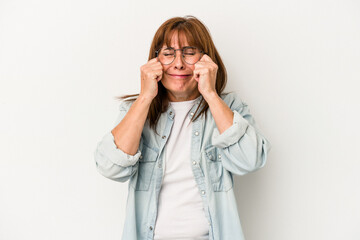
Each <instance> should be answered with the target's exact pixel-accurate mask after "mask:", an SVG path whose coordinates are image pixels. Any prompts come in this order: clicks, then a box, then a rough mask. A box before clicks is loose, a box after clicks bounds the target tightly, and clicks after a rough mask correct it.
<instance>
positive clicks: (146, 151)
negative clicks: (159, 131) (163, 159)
mask: <svg viewBox="0 0 360 240" xmlns="http://www.w3.org/2000/svg"><path fill="white" fill-rule="evenodd" d="M142 146H143V147H142V149H141V155H140V158H139V161H138V170H137V172H136V174H135V175H134V176H133V178H132V179H131V186H132V187H133V188H135V190H137V191H147V190H149V186H150V184H151V179H152V176H153V173H154V167H155V164H156V159H157V156H158V154H157V152H156V151H155V150H154V149H152V148H150V147H148V146H146V145H145V144H143V145H142Z"/></svg>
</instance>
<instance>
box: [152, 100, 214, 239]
mask: <svg viewBox="0 0 360 240" xmlns="http://www.w3.org/2000/svg"><path fill="white" fill-rule="evenodd" d="M196 100H197V99H194V100H190V101H183V102H170V104H171V106H172V107H173V109H174V111H175V112H174V124H173V127H172V130H171V133H170V136H169V139H168V142H167V143H166V145H165V149H164V151H165V164H164V167H165V172H164V178H163V183H162V186H161V190H160V196H159V208H158V215H157V219H156V224H155V230H154V234H155V236H154V240H165V239H166V240H170V239H171V240H175V239H176V240H180V239H181V240H194V239H201V240H203V239H209V224H208V221H207V219H206V216H205V212H204V208H203V203H202V200H201V197H200V193H199V189H198V187H197V185H196V182H195V179H194V175H193V172H192V169H191V159H190V150H191V130H192V122H191V121H190V118H189V117H188V113H189V111H190V109H191V108H192V106H193V105H194V103H195V101H196Z"/></svg>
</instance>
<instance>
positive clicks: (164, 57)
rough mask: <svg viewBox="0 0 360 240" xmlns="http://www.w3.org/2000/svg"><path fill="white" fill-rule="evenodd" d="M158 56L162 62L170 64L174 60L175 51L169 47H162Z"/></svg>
mask: <svg viewBox="0 0 360 240" xmlns="http://www.w3.org/2000/svg"><path fill="white" fill-rule="evenodd" d="M158 57H159V60H160V62H161V63H162V64H170V63H171V62H172V61H173V60H174V57H175V51H174V49H171V48H162V49H161V50H160V52H159V55H158Z"/></svg>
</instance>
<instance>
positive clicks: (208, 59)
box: [200, 54, 213, 62]
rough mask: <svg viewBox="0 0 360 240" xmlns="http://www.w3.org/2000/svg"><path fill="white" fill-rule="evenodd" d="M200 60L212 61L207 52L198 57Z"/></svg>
mask: <svg viewBox="0 0 360 240" xmlns="http://www.w3.org/2000/svg"><path fill="white" fill-rule="evenodd" d="M200 61H201V62H213V60H212V59H211V57H209V55H207V54H204V55H203V56H202V57H201V59H200Z"/></svg>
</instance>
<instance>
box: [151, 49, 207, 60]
mask: <svg viewBox="0 0 360 240" xmlns="http://www.w3.org/2000/svg"><path fill="white" fill-rule="evenodd" d="M178 50H180V51H181V56H182V58H183V60H184V61H185V62H186V63H187V64H190V65H193V64H195V63H197V62H198V61H199V60H200V58H201V55H202V54H206V53H205V52H204V51H202V50H199V49H198V48H197V47H191V46H187V47H183V48H180V49H174V48H172V47H162V48H160V49H159V50H157V51H155V54H156V57H157V58H158V60H159V61H160V62H161V63H162V64H164V65H169V64H171V63H172V62H173V61H174V60H175V58H176V51H178Z"/></svg>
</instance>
